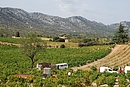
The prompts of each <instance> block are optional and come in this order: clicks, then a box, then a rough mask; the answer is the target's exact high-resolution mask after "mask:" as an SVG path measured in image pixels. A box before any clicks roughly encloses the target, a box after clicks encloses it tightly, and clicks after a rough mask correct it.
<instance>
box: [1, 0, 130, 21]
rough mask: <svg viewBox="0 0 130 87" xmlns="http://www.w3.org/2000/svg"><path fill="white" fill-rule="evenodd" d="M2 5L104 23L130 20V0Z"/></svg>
mask: <svg viewBox="0 0 130 87" xmlns="http://www.w3.org/2000/svg"><path fill="white" fill-rule="evenodd" d="M0 7H13V8H20V9H23V10H25V11H28V12H40V13H43V14H48V15H52V16H59V17H63V18H67V17H70V16H82V17H85V18H86V19H88V20H91V21H96V22H101V23H103V24H112V23H119V22H121V21H130V0H0Z"/></svg>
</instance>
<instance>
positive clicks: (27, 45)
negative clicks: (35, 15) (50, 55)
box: [22, 34, 46, 68]
mask: <svg viewBox="0 0 130 87" xmlns="http://www.w3.org/2000/svg"><path fill="white" fill-rule="evenodd" d="M40 42H41V41H40V39H39V38H37V37H36V35H35V34H29V35H28V36H27V37H25V38H23V41H22V46H23V53H24V54H25V55H26V56H27V57H28V58H30V59H31V62H32V64H31V68H33V67H34V63H35V62H36V61H37V60H38V58H36V54H37V53H38V52H39V51H40V50H44V51H43V52H45V49H46V43H43V44H41V43H40Z"/></svg>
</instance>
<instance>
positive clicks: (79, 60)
mask: <svg viewBox="0 0 130 87" xmlns="http://www.w3.org/2000/svg"><path fill="white" fill-rule="evenodd" d="M112 47H113V46H111V45H105V46H91V47H84V48H48V49H47V50H46V53H45V54H44V55H43V54H42V53H39V54H37V57H38V58H39V60H38V61H37V62H36V63H35V66H36V64H37V63H39V62H52V63H53V64H55V63H62V62H66V63H68V65H69V68H71V67H73V66H81V65H85V64H86V62H93V61H95V60H97V59H100V58H102V57H104V56H106V55H107V54H108V53H109V52H110V51H111V48H112ZM30 66H31V61H30V59H29V58H27V57H26V56H24V55H23V54H22V52H21V48H20V47H17V46H13V45H11V46H10V45H0V71H1V72H0V74H1V75H0V78H1V81H2V83H4V84H5V83H6V84H8V85H10V87H13V86H14V85H15V84H19V85H22V86H23V85H24V86H23V87H27V86H26V85H27V84H25V83H26V82H28V80H26V81H25V80H22V79H17V78H14V77H13V75H15V74H24V73H25V74H30V75H35V74H37V75H38V76H39V77H37V78H33V77H30V78H32V79H33V80H36V79H38V78H39V80H40V81H42V80H41V78H40V75H41V74H42V73H43V71H37V70H36V69H31V68H30ZM67 72H68V70H63V71H57V70H56V71H54V73H57V75H58V78H61V79H60V81H61V83H62V82H65V81H66V80H68V79H70V78H68V77H66V73H67ZM85 72H86V71H77V72H75V76H76V78H77V80H76V79H75V76H74V77H72V78H73V79H72V78H71V81H70V83H62V84H69V85H70V84H72V83H73V82H75V84H76V83H77V81H78V83H80V81H82V79H84V76H85ZM61 73H62V74H61ZM63 73H64V74H63ZM79 73H80V74H81V75H79ZM62 75H64V79H62V78H63V76H62ZM13 79H15V80H13ZM49 79H50V78H48V80H46V81H42V83H44V84H46V85H57V84H59V83H57V84H52V83H53V82H51V81H53V80H49ZM39 80H37V81H38V82H37V83H38V84H39ZM62 80H63V81H62ZM7 81H10V82H9V83H7ZM17 81H19V82H20V83H16V82H17ZM21 81H24V82H21ZM47 81H50V82H47ZM54 81H57V80H54ZM29 82H30V83H31V81H30V80H29ZM22 83H23V84H22ZM4 84H2V86H3V87H4ZM38 84H37V85H38ZM73 85H74V84H73Z"/></svg>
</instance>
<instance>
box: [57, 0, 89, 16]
mask: <svg viewBox="0 0 130 87" xmlns="http://www.w3.org/2000/svg"><path fill="white" fill-rule="evenodd" d="M59 8H60V10H61V11H62V12H64V13H65V14H66V15H75V14H76V15H83V14H84V13H85V12H86V11H87V4H84V2H81V1H80V0H73V1H69V0H66V1H65V0H61V2H60V5H59Z"/></svg>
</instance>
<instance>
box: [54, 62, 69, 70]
mask: <svg viewBox="0 0 130 87" xmlns="http://www.w3.org/2000/svg"><path fill="white" fill-rule="evenodd" d="M56 68H57V69H68V64H67V63H59V64H56Z"/></svg>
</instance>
